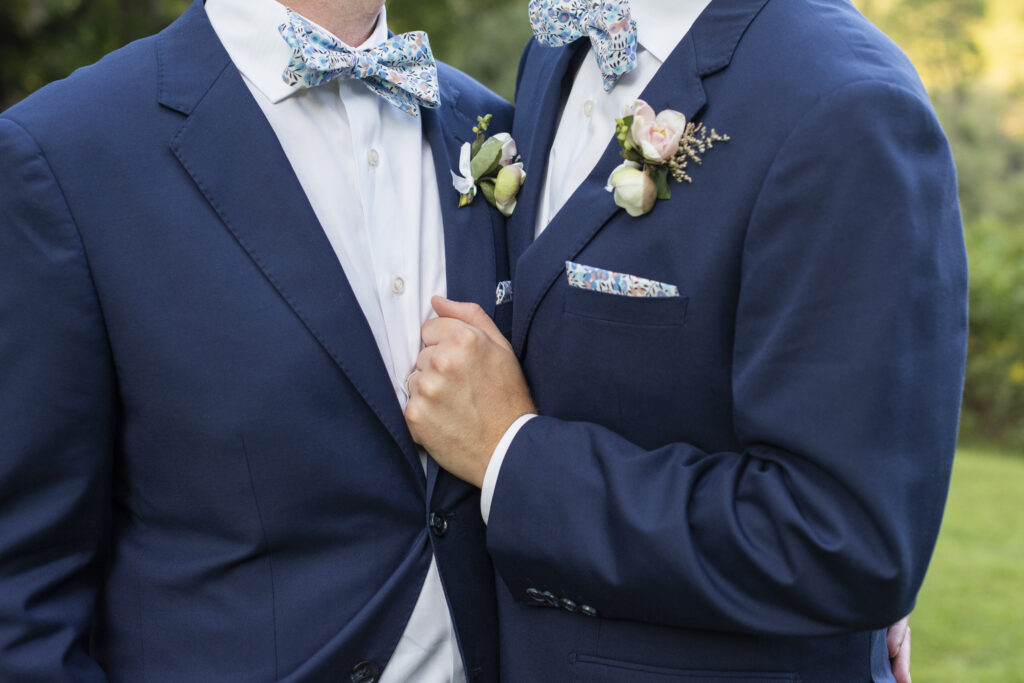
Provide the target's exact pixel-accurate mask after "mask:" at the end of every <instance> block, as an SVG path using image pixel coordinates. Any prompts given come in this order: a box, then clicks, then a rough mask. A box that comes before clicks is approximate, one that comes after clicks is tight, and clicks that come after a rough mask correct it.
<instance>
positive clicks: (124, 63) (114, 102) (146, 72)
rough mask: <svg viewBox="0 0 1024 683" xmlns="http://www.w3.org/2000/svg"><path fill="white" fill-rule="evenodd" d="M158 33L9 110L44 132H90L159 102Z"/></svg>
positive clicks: (9, 114)
mask: <svg viewBox="0 0 1024 683" xmlns="http://www.w3.org/2000/svg"><path fill="white" fill-rule="evenodd" d="M153 41H154V37H153V36H150V37H148V38H143V39H141V40H137V41H135V42H133V43H129V44H128V45H126V46H124V47H122V48H120V49H118V50H115V51H113V52H111V53H109V54H107V55H105V56H104V57H102V58H101V59H100V60H99V61H97V62H96V63H94V64H91V65H89V66H84V67H81V68H78V69H76V70H75V71H74V72H72V73H71V74H70V75H69V76H67V77H66V78H63V79H60V80H57V81H53V82H52V83H49V84H48V85H46V86H44V87H42V88H41V89H39V90H37V91H36V92H34V93H33V94H31V95H29V96H28V97H26V98H25V99H23V100H22V101H20V102H18V103H17V104H15V105H13V106H12V107H11V108H9V109H8V110H7V111H5V112H3V113H2V114H0V115H2V116H3V117H4V118H8V119H11V120H12V121H15V122H17V123H18V124H19V125H20V126H22V127H23V128H24V129H25V130H26V131H28V132H30V133H31V134H32V135H34V136H38V137H39V138H46V137H47V136H48V135H50V134H59V133H60V132H61V131H68V130H75V131H78V134H79V135H81V134H83V133H87V132H88V131H89V130H90V129H91V127H92V126H100V127H107V126H109V125H110V123H111V121H112V120H116V119H118V118H119V117H120V115H119V114H118V112H126V111H132V110H137V108H138V106H139V104H140V103H141V102H145V101H148V102H155V101H156V88H157V60H156V48H155V44H154V42H153Z"/></svg>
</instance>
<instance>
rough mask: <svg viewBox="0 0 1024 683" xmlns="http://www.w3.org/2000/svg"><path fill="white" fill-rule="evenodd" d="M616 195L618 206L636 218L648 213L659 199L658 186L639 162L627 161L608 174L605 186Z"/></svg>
mask: <svg viewBox="0 0 1024 683" xmlns="http://www.w3.org/2000/svg"><path fill="white" fill-rule="evenodd" d="M605 189H606V190H608V191H609V192H611V193H612V194H613V195H614V198H615V204H616V206H620V207H622V208H623V209H625V210H626V213H628V214H629V215H630V216H633V217H634V218H635V217H637V216H642V215H644V214H645V213H648V212H649V211H650V210H651V209H653V208H654V202H655V201H657V199H658V187H657V185H656V184H655V182H654V181H653V180H652V179H651V177H650V176H649V175H647V174H646V173H644V171H643V170H642V169H640V168H639V164H635V163H633V162H630V161H627V162H625V163H623V164H621V165H619V167H618V168H616V169H615V170H614V171H612V174H611V175H610V176H608V186H607V187H606V188H605Z"/></svg>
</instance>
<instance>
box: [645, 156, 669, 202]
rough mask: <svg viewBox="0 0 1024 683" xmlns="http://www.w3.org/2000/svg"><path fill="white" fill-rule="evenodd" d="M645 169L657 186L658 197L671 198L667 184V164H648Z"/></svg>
mask: <svg viewBox="0 0 1024 683" xmlns="http://www.w3.org/2000/svg"><path fill="white" fill-rule="evenodd" d="M645 170H646V171H647V175H649V176H651V180H653V181H654V184H655V186H657V188H658V199H671V198H672V190H671V188H669V186H668V166H652V165H651V164H648V165H647V167H646V169H645Z"/></svg>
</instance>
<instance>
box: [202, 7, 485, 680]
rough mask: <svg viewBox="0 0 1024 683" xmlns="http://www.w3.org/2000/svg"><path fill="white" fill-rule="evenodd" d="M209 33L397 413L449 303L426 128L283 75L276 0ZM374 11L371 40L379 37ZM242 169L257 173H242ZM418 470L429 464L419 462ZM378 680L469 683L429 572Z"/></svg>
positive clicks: (221, 16) (384, 108) (225, 18)
mask: <svg viewBox="0 0 1024 683" xmlns="http://www.w3.org/2000/svg"><path fill="white" fill-rule="evenodd" d="M206 12H207V14H208V16H209V18H210V22H211V23H212V24H213V28H214V30H215V31H216V32H217V36H218V37H219V38H220V40H221V42H222V43H223V44H224V47H225V49H226V50H227V52H228V54H229V55H230V57H231V60H232V61H233V62H234V64H235V66H236V67H238V70H239V71H240V72H241V73H242V77H243V78H244V80H245V83H246V85H247V86H248V87H249V90H250V91H251V92H252V95H253V97H254V98H255V99H256V102H257V103H258V104H259V106H260V108H261V109H262V110H263V113H264V115H265V116H266V117H267V121H269V122H270V126H271V128H273V130H274V133H275V134H276V135H277V138H278V140H279V141H280V143H281V147H282V148H283V149H284V153H285V155H286V156H287V157H288V161H289V162H290V163H291V166H292V169H293V170H294V171H295V175H296V176H297V177H298V180H299V183H300V184H301V186H302V189H303V190H304V191H305V193H306V197H307V198H308V199H309V203H310V205H311V206H312V207H313V212H314V213H315V214H316V217H317V218H318V219H319V221H320V225H321V226H322V227H323V229H324V232H325V233H326V235H327V239H328V240H329V241H330V244H331V247H333V249H334V252H335V254H336V255H337V257H338V261H339V262H340V263H341V266H342V268H343V269H344V271H345V275H346V276H347V278H348V281H349V284H351V286H352V291H353V292H354V293H355V297H356V300H357V301H358V302H359V305H360V307H361V308H362V310H363V314H364V315H365V316H366V320H367V322H368V323H369V325H370V330H371V331H372V332H373V338H374V340H375V341H376V342H377V348H378V349H379V350H380V355H381V358H382V359H383V360H384V365H385V367H386V368H387V371H388V375H389V377H390V378H391V384H392V388H393V389H394V391H395V396H396V397H397V398H398V402H399V404H400V405H401V407H402V409H403V410H404V409H405V404H406V402H407V401H408V395H407V394H406V393H405V378H406V377H407V376H408V375H409V373H411V372H412V370H413V369H414V368H415V365H416V358H417V356H418V355H419V351H420V328H421V327H422V325H423V323H425V322H426V321H427V319H428V318H429V317H431V316H432V314H433V311H432V309H431V307H430V297H431V296H433V295H442V296H443V295H445V293H446V289H447V288H446V284H445V259H444V230H443V224H442V217H441V203H440V198H439V196H438V192H437V187H438V186H437V178H436V175H435V173H434V160H433V155H432V154H431V151H430V146H429V144H428V142H427V140H426V139H425V138H424V137H423V133H422V120H421V119H420V118H414V117H412V116H409V115H408V114H406V113H404V112H402V111H400V110H399V109H397V108H396V107H394V106H392V105H391V104H388V103H387V102H386V101H385V100H384V99H382V98H381V97H379V96H378V95H376V94H374V93H373V92H371V91H370V90H369V89H368V88H367V87H366V86H365V85H364V84H363V83H362V81H358V80H352V79H340V78H339V79H336V80H334V81H332V82H331V83H328V84H326V85H322V86H319V87H316V88H310V89H301V88H297V87H293V86H289V85H287V84H286V83H285V82H284V80H283V79H282V77H281V74H282V72H283V71H284V69H285V67H286V66H287V65H288V61H289V57H290V55H291V48H289V47H288V44H287V43H286V42H285V41H284V38H282V37H281V34H280V33H279V31H278V27H279V26H280V25H281V24H283V23H285V22H286V16H285V6H284V5H281V4H279V3H278V2H276V1H275V0H207V2H206ZM387 37H388V31H387V16H386V13H385V11H384V9H383V8H382V9H381V13H380V17H379V18H378V20H377V25H376V28H375V30H374V32H373V35H371V36H370V38H369V39H368V40H367V41H366V42H365V43H363V44H362V45H359V46H357V47H358V48H364V49H365V48H371V47H375V46H376V45H379V44H380V43H383V42H384V41H385V40H387ZM239 171H240V172H243V173H244V172H258V171H257V170H250V169H239ZM420 458H421V462H422V463H423V464H424V466H425V463H426V455H425V454H423V453H421V454H420ZM380 680H381V683H399V682H403V681H423V682H424V683H436V682H438V681H450V682H453V683H454V682H456V681H457V682H458V683H463V682H464V681H465V680H466V676H465V672H464V670H463V664H462V657H461V655H460V654H459V649H458V645H457V642H456V639H455V631H454V627H453V625H452V618H451V613H450V611H449V609H448V603H447V601H446V600H445V597H444V590H443V588H442V586H441V579H440V576H439V574H438V570H437V563H436V561H435V560H433V559H431V563H430V568H429V570H428V572H427V576H426V581H425V582H424V584H423V587H422V589H421V592H420V596H419V599H418V601H417V603H416V606H415V607H414V608H413V611H412V615H411V616H410V618H409V622H408V624H407V625H406V628H405V632H404V633H403V634H402V637H401V639H400V640H399V642H398V644H397V646H396V648H395V651H394V653H393V655H392V657H391V660H390V661H389V662H388V664H387V666H385V668H384V672H383V674H382V676H381V679H380Z"/></svg>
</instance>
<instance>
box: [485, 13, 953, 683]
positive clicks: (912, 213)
mask: <svg viewBox="0 0 1024 683" xmlns="http://www.w3.org/2000/svg"><path fill="white" fill-rule="evenodd" d="M585 49H586V41H581V42H579V43H577V44H575V45H571V46H567V47H564V48H557V49H555V48H544V47H541V46H539V45H538V44H536V43H535V42H532V43H531V44H530V45H528V46H527V49H526V53H525V55H524V57H523V60H522V63H521V72H520V76H519V80H518V93H517V101H516V121H515V127H514V136H515V137H516V139H517V141H518V142H519V147H520V150H521V151H522V153H523V157H524V160H525V163H526V171H527V173H528V175H529V177H530V178H531V179H532V180H533V182H531V183H530V184H528V185H527V186H526V187H524V190H523V195H522V196H521V198H520V202H519V207H518V209H517V211H516V213H515V215H514V216H513V217H512V218H511V220H510V222H509V245H510V254H511V257H512V260H513V261H512V262H513V287H514V289H515V292H516V296H515V301H514V303H513V307H514V312H513V326H512V337H511V339H512V341H513V345H514V346H515V348H516V351H517V353H518V354H519V355H520V358H521V360H522V362H523V365H524V368H525V371H526V375H527V378H528V380H529V383H530V386H531V389H532V391H533V393H534V398H535V400H536V403H537V405H538V407H539V412H540V414H541V417H539V418H536V419H534V420H532V421H531V422H529V423H528V424H527V425H526V426H525V427H524V428H523V429H522V430H521V431H520V432H519V434H518V436H517V437H516V439H515V440H514V441H513V443H512V445H511V448H510V450H509V452H508V455H507V457H506V459H505V461H504V464H503V466H502V469H501V474H500V476H499V478H498V484H497V488H496V491H495V495H494V499H493V504H492V508H491V515H490V519H489V525H488V529H487V542H488V547H489V549H490V552H491V555H492V558H493V560H494V563H495V567H496V569H497V571H498V573H499V576H500V578H501V580H502V581H501V585H500V586H499V589H498V590H499V623H500V627H501V668H502V678H503V680H506V681H538V680H551V681H569V680H579V681H599V680H601V681H603V680H609V681H610V680H615V681H703V680H714V681H717V682H719V683H721V682H722V681H733V680H736V681H740V680H742V681H752V680H758V681H762V680H801V681H830V682H835V681H869V680H890V678H891V673H889V667H888V661H887V657H886V652H885V647H884V640H882V641H881V642H882V643H883V645H882V646H881V647H879V646H878V643H879V638H880V637H882V636H883V635H884V633H883V631H882V629H884V628H885V627H886V626H887V625H889V624H891V623H893V622H895V621H896V620H897V619H899V618H900V617H902V616H904V615H905V614H907V613H908V612H909V611H910V610H911V608H912V606H913V604H914V600H915V597H916V594H917V591H918V589H919V587H920V585H921V582H922V580H923V577H924V573H925V570H926V568H927V565H928V562H929V559H930V556H931V553H932V550H933V547H934V543H935V539H936V536H937V533H938V529H939V524H940V521H941V517H942V511H943V507H944V503H945V497H946V492H947V489H948V484H949V476H950V469H951V465H952V459H953V453H954V449H955V443H956V432H957V420H958V413H959V404H960V395H961V390H962V383H963V371H964V362H965V349H966V334H967V311H966V301H967V299H966V293H967V272H966V258H965V252H964V243H963V234H962V226H961V221H960V212H959V206H958V200H957V187H956V177H955V170H954V167H953V161H952V157H951V155H950V151H949V148H948V145H947V142H946V140H945V137H944V135H943V133H942V131H941V129H940V127H939V124H938V122H937V120H936V118H935V116H934V113H933V111H932V108H931V106H930V104H929V101H928V98H927V95H926V93H925V91H924V88H923V87H922V86H921V83H920V81H919V80H918V78H917V75H916V73H915V72H914V70H913V67H912V66H911V64H910V63H909V62H908V61H907V60H906V58H905V56H904V55H903V54H902V53H901V52H900V51H899V50H898V49H897V48H896V47H895V46H894V45H893V44H892V43H891V42H890V41H889V40H888V39H887V38H886V37H885V36H883V35H882V34H881V33H880V32H878V31H877V30H876V29H875V28H874V27H873V26H871V25H870V24H869V23H868V22H867V20H865V19H864V18H863V17H862V16H861V15H860V14H859V13H858V12H857V11H856V10H855V9H854V8H853V7H852V5H850V4H848V3H846V2H832V1H831V0H741V1H737V2H725V1H724V0H715V1H714V2H712V3H711V5H710V6H709V7H708V8H707V10H706V11H705V12H704V13H703V15H702V16H701V17H700V18H699V20H698V21H697V23H696V25H695V26H694V27H693V29H692V30H691V32H690V33H689V34H688V35H687V37H686V38H685V39H684V40H683V41H682V42H681V43H680V44H679V46H678V47H677V49H676V50H675V51H674V53H673V54H672V55H671V56H670V57H669V58H668V60H667V61H666V63H665V64H664V65H663V66H662V68H661V69H660V71H659V72H658V74H657V75H656V76H655V78H654V80H653V81H652V82H651V84H650V85H649V86H648V87H647V89H646V91H645V92H644V94H643V95H641V97H642V99H644V100H646V101H647V102H648V103H650V104H651V106H652V107H653V108H654V109H655V110H656V111H661V110H662V109H666V108H671V109H675V110H679V111H681V112H683V113H684V114H685V115H686V116H687V117H688V119H693V120H699V121H702V122H704V123H705V124H706V125H707V127H708V128H714V129H716V130H717V131H718V132H719V133H723V134H727V135H729V136H730V138H731V140H730V141H729V142H727V143H722V144H716V145H715V149H714V151H713V152H712V153H709V154H708V155H707V156H706V158H705V159H704V163H703V165H700V166H696V165H691V167H690V169H688V170H689V172H690V174H691V175H692V177H693V183H692V184H679V185H675V184H674V185H673V186H672V198H671V199H669V200H665V201H659V202H658V203H657V205H656V206H655V208H654V210H653V211H652V212H651V213H650V214H649V215H646V216H643V217H641V218H631V217H629V216H628V215H627V214H626V213H625V212H624V211H622V210H619V209H617V207H616V206H615V205H614V203H613V201H612V196H611V195H610V194H609V193H607V192H606V191H605V189H604V185H605V182H606V179H607V178H608V175H609V172H610V171H611V170H612V169H613V168H615V166H617V165H618V164H619V163H620V161H621V158H620V157H619V145H618V144H617V143H616V142H615V141H609V146H608V149H607V151H606V153H605V155H604V157H603V158H602V160H601V162H600V163H599V164H598V166H597V167H596V168H595V169H594V171H593V173H592V174H591V175H590V176H589V178H588V179H587V180H586V181H585V182H584V183H583V185H582V186H581V188H580V189H579V190H578V191H577V192H576V193H575V194H574V196H573V197H572V198H571V199H570V200H569V201H568V203H567V204H566V206H565V207H564V208H563V209H562V210H561V211H560V212H559V213H558V215H556V216H555V217H554V219H553V220H552V222H551V223H550V225H548V226H547V228H546V230H545V231H544V232H543V233H542V234H541V236H540V237H539V238H538V239H537V240H536V241H534V240H533V233H534V225H535V217H536V215H537V211H536V209H537V204H538V200H539V196H540V189H541V187H542V183H541V180H542V179H543V177H544V165H545V163H546V159H547V154H548V150H549V148H550V145H551V141H552V138H553V136H554V130H555V126H556V124H557V113H558V107H559V105H560V103H561V102H563V101H564V96H565V93H566V92H567V88H568V87H570V86H571V83H572V77H573V70H572V65H573V64H574V63H578V60H579V56H580V54H581V51H583V50H585ZM566 261H573V262H576V263H581V264H585V265H587V266H592V267H596V268H604V269H608V270H612V271H615V272H621V273H629V274H633V275H637V276H640V277H644V278H649V279H652V280H657V281H660V282H666V283H671V284H673V285H676V286H677V287H678V288H679V293H680V296H679V297H678V298H661V299H630V298H626V297H621V296H613V295H608V294H602V293H599V292H591V291H584V290H580V289H576V288H572V287H569V286H568V284H567V281H566V277H565V272H564V268H565V265H564V264H565V262H566ZM584 605H585V606H586V607H588V608H591V610H593V611H596V614H597V616H596V618H594V617H592V616H587V615H586V614H585V613H584V612H585V610H583V607H582V606H584ZM587 611H589V610H587Z"/></svg>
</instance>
